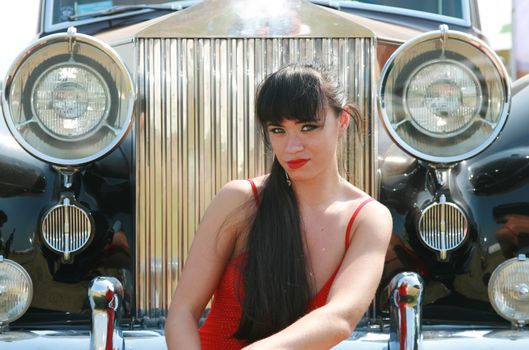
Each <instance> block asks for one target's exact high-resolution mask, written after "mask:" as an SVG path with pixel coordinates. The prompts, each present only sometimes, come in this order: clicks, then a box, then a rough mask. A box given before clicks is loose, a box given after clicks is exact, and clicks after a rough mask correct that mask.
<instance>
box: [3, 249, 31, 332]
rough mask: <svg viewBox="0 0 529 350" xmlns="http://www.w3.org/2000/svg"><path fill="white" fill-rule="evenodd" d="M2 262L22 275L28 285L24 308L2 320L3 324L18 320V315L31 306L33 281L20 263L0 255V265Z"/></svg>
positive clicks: (20, 315) (21, 314)
mask: <svg viewBox="0 0 529 350" xmlns="http://www.w3.org/2000/svg"><path fill="white" fill-rule="evenodd" d="M2 264H7V265H9V266H10V267H11V268H13V269H15V270H16V271H17V272H18V273H19V274H20V276H21V277H23V278H24V279H25V280H26V282H27V283H28V285H29V289H28V295H27V302H26V305H24V308H22V309H21V310H20V311H19V312H18V314H17V315H15V316H14V317H11V318H8V319H7V320H5V321H4V323H5V324H9V323H12V322H14V321H16V320H18V319H19V318H20V317H22V316H23V315H24V314H25V313H26V311H27V310H28V309H29V307H30V306H31V301H32V300H33V281H32V279H31V276H30V275H29V273H28V272H27V271H26V269H24V268H23V267H22V265H20V264H19V263H17V262H16V261H14V260H10V259H7V258H3V257H2V256H1V255H0V267H1V265H2Z"/></svg>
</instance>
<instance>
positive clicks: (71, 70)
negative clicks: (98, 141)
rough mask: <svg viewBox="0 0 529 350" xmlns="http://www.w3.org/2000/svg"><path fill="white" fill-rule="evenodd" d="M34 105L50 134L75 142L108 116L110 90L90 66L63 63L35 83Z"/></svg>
mask: <svg viewBox="0 0 529 350" xmlns="http://www.w3.org/2000/svg"><path fill="white" fill-rule="evenodd" d="M32 96H33V98H32V99H33V102H32V107H33V111H34V114H35V116H36V117H37V118H38V120H39V121H40V122H41V123H42V125H43V130H45V131H46V132H47V133H48V134H49V135H50V136H52V137H54V138H58V139H60V140H64V141H75V140H79V139H83V138H86V137H88V136H89V135H91V133H92V132H93V131H95V130H96V127H97V126H98V125H99V124H100V123H101V122H102V121H103V120H104V119H105V118H106V117H107V115H108V110H109V106H110V92H109V88H108V86H107V85H106V84H105V82H104V80H103V78H102V77H101V76H100V75H99V74H98V73H97V72H96V71H94V70H93V69H91V68H90V67H89V66H86V65H81V64H64V65H59V66H55V67H53V68H51V69H50V70H48V71H47V72H45V73H44V74H42V75H41V76H40V77H39V79H38V80H37V82H36V83H35V85H34V90H33V93H32Z"/></svg>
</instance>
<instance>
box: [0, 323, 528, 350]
mask: <svg viewBox="0 0 529 350" xmlns="http://www.w3.org/2000/svg"><path fill="white" fill-rule="evenodd" d="M424 328H426V327H424ZM123 338H124V340H125V344H126V348H127V349H128V350H154V349H156V350H165V349H167V347H166V344H165V338H164V336H163V334H160V333H159V332H156V331H152V330H134V331H127V330H124V331H123ZM388 339H389V335H388V333H382V332H379V331H377V330H375V329H372V330H361V329H360V330H355V331H354V332H353V334H352V335H351V336H350V337H349V339H347V340H345V341H343V342H341V343H340V344H338V345H336V346H335V347H333V348H332V349H333V350H387V349H388V347H387V344H388ZM89 342H90V335H89V334H88V331H80V330H73V329H72V330H68V331H56V330H33V331H7V332H4V333H0V348H1V349H2V350H27V349H35V350H37V349H38V350H57V349H88V348H89ZM485 343H486V344H487V346H488V345H490V347H488V349H509V350H527V348H528V347H529V331H527V330H510V329H492V328H479V329H475V330H467V329H465V330H464V329H462V328H461V327H450V326H447V327H442V328H430V329H428V330H425V331H424V332H423V350H447V349H467V350H473V349H483V346H484V344H485Z"/></svg>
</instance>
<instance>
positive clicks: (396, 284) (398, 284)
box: [389, 272, 424, 350]
mask: <svg viewBox="0 0 529 350" xmlns="http://www.w3.org/2000/svg"><path fill="white" fill-rule="evenodd" d="M423 292H424V286H423V281H422V278H421V277H420V276H419V275H418V274H416V273H414V272H401V273H399V274H398V275H396V276H395V277H393V279H392V280H391V282H390V284H389V300H390V329H389V332H390V334H389V350H418V349H420V348H421V343H422V336H421V304H422V298H423Z"/></svg>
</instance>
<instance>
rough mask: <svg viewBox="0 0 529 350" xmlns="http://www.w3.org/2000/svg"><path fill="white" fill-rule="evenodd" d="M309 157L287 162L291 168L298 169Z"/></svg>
mask: <svg viewBox="0 0 529 350" xmlns="http://www.w3.org/2000/svg"><path fill="white" fill-rule="evenodd" d="M308 161H309V160H308V159H292V160H289V161H288V162H287V165H288V167H289V168H290V169H298V168H301V167H302V166H304V165H305V164H307V162H308Z"/></svg>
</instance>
